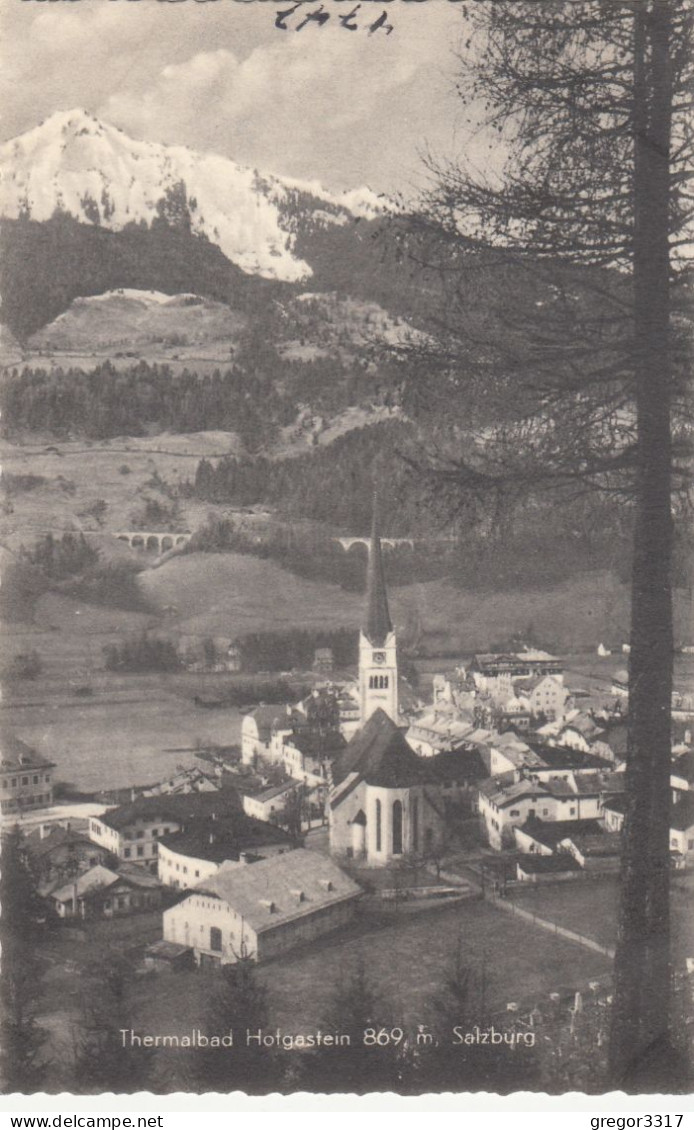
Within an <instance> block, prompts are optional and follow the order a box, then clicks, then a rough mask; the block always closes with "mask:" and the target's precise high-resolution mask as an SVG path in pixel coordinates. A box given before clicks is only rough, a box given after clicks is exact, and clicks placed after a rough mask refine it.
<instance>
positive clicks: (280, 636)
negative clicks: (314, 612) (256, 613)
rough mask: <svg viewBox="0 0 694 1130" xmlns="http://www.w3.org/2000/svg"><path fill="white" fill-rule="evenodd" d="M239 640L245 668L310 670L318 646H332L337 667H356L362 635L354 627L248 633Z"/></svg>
mask: <svg viewBox="0 0 694 1130" xmlns="http://www.w3.org/2000/svg"><path fill="white" fill-rule="evenodd" d="M235 642H236V645H237V647H238V648H239V650H240V651H241V665H242V667H243V670H244V671H251V672H253V671H292V670H301V671H306V670H309V669H310V668H311V666H312V664H313V661H314V658H315V654H316V649H317V648H330V650H331V651H332V654H333V661H334V664H335V666H336V667H353V666H354V665H355V664H356V663H357V660H358V657H359V643H358V634H357V632H355V631H354V629H351V628H335V629H333V630H331V631H311V630H310V629H301V628H293V629H289V630H288V631H283V632H248V633H246V634H245V635H242V636H238V637H237V639H236V641H235Z"/></svg>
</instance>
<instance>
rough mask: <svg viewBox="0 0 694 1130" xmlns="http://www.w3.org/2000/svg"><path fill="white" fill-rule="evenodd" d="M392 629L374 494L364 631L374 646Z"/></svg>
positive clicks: (380, 645)
mask: <svg viewBox="0 0 694 1130" xmlns="http://www.w3.org/2000/svg"><path fill="white" fill-rule="evenodd" d="M392 631H393V624H392V621H391V619H390V611H389V609H388V593H387V591H386V576H385V572H384V569H383V555H382V552H381V538H380V536H379V530H378V503H377V499H376V497H375V496H374V507H373V519H372V523H371V543H370V545H369V562H368V566H367V572H366V619H365V621H364V626H363V632H364V635H365V636H366V638H367V639H368V640H369V641H370V643H372V644H373V646H374V647H383V644H384V643H385V641H386V639H387V637H388V636H389V635H390V633H391V632H392Z"/></svg>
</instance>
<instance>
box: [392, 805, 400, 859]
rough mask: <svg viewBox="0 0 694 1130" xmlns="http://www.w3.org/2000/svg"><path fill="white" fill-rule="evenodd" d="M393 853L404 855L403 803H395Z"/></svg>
mask: <svg viewBox="0 0 694 1130" xmlns="http://www.w3.org/2000/svg"><path fill="white" fill-rule="evenodd" d="M393 855H402V804H401V803H400V801H399V800H396V801H395V802H394V803H393Z"/></svg>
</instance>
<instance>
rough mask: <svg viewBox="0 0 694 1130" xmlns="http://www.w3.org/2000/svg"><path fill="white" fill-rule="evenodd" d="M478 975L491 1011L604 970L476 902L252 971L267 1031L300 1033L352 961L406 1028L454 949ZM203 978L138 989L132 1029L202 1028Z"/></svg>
mask: <svg viewBox="0 0 694 1130" xmlns="http://www.w3.org/2000/svg"><path fill="white" fill-rule="evenodd" d="M459 949H460V952H461V954H462V957H463V961H464V962H465V963H467V964H469V965H470V966H472V967H473V968H475V969H476V970H477V971H478V972H479V973H481V971H482V968H483V966H484V976H485V981H486V986H487V999H488V1001H489V1003H490V1005H491V1006H492V1008H505V1005H506V1003H507V1002H508V1001H524V1000H534V999H535V998H536V997H538V996H542V995H543V994H547V993H549V992H552V991H554V990H560V989H566V988H574V987H576V988H578V987H580V986H581V985H583V984H585V983H586V982H587V981H588V980H591V979H594V978H599V977H602V976H604V975H605V974H607V972H608V971H609V963H608V961H607V959H606V958H603V957H601V956H600V955H599V954H595V953H591V951H589V950H587V949H584V948H582V947H580V946H576V945H574V944H573V943H570V942H565V941H563V940H561V939H558V938H555V937H554V936H552V935H550V934H548V933H547V932H546V931H542V930H539V929H537V928H535V927H533V926H530V925H527V924H526V923H523V922H520V921H518V920H516V919H513V918H511V917H510V916H509V915H507V914H504V913H502V912H501V911H497V910H495V909H494V908H493V907H491V906H489V905H488V904H486V903H483V902H466V903H463V904H458V905H457V906H455V907H449V908H446V909H439V910H432V911H427V912H426V913H421V914H417V915H411V916H410V915H405V914H400V915H395V914H394V915H392V916H391V917H390V918H385V917H380V918H376V917H370V916H368V915H367V916H364V918H362V920H361V922H360V924H359V929H358V930H351V931H348V932H346V933H345V934H344V935H343V936H342V937H331V938H329V939H326V940H324V941H323V942H318V943H315V944H314V945H313V946H312V947H310V949H308V950H305V951H303V952H299V953H297V954H288V955H286V956H284V957H282V958H281V959H278V960H277V961H274V962H271V963H269V964H267V965H264V966H261V967H260V969H259V976H260V979H261V981H262V983H263V984H264V985H265V986H266V987H267V990H268V995H269V1003H270V1019H271V1025H275V1026H276V1025H279V1026H280V1027H282V1028H284V1029H285V1030H286V1031H298V1030H303V1031H307V1030H310V1029H311V1028H315V1027H319V1026H320V1025H321V1024H324V1023H325V1020H326V1015H327V1013H328V1012H329V1011H330V1004H331V1001H332V999H333V996H334V992H335V987H336V985H339V984H340V982H341V981H346V980H347V979H348V978H349V976H350V973H351V972H352V971H353V969H354V968H355V967H356V965H357V963H358V962H359V961H360V960H363V962H364V964H365V966H366V968H367V969H368V974H369V977H370V978H371V979H372V981H373V984H374V986H378V988H379V992H380V996H381V999H382V1003H383V1011H384V1015H385V1016H386V1017H391V1018H392V1021H393V1023H401V1024H403V1026H406V1027H408V1028H410V1027H416V1025H417V1024H418V1023H420V1022H422V1023H424V1022H429V1021H431V1019H432V1009H433V1001H434V999H435V998H436V997H437V996H439V995H440V994H441V993H442V992H444V991H445V981H446V978H447V977H448V976H449V975H450V974H451V972H452V968H453V963H454V962H455V958H456V954H457V952H458V950H459ZM210 980H211V978H210V977H209V976H207V975H205V974H200V973H190V974H184V975H181V976H180V977H178V978H177V980H176V991H175V993H173V992H172V991H171V983H170V982H167V983H164V982H163V981H157V980H152V981H150V982H148V984H147V987H146V988H144V989H143V996H142V1021H143V1023H144V1022H145V1018H146V1024H147V1026H148V1030H150V1031H159V1032H175V1031H177V1030H178V1031H182V1030H185V1029H186V1028H187V1027H190V1026H192V1025H194V1024H198V1023H203V1022H204V1016H205V1000H206V997H207V994H208V992H209V991H210V985H209V981H210Z"/></svg>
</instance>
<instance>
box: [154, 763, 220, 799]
mask: <svg viewBox="0 0 694 1130" xmlns="http://www.w3.org/2000/svg"><path fill="white" fill-rule="evenodd" d="M218 790H219V782H218V781H217V780H216V779H215V777H214V775H213V774H210V773H205V772H204V771H203V770H202V769H199V768H197V766H193V767H192V768H191V769H179V770H178V772H177V773H174V775H173V777H168V778H167V779H166V780H165V781H161V782H159V783H158V784H156V785H150V786H149V787H148V788H146V789H143V790H142V792H141V793H140V796H165V795H166V796H168V795H172V794H174V793H215V792H217V791H218Z"/></svg>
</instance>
